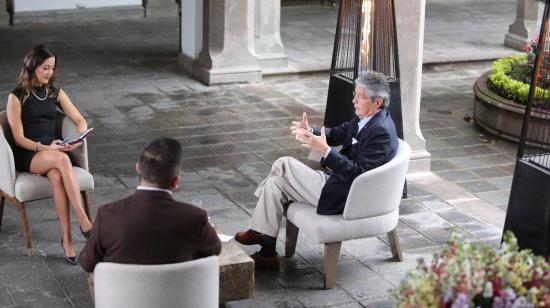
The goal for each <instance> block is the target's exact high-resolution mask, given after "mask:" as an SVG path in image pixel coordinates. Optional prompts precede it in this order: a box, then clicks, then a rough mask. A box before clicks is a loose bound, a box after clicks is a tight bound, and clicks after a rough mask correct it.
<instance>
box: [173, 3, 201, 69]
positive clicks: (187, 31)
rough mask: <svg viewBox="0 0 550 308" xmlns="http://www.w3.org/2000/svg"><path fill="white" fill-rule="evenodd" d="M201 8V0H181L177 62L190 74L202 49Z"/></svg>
mask: <svg viewBox="0 0 550 308" xmlns="http://www.w3.org/2000/svg"><path fill="white" fill-rule="evenodd" d="M202 9H203V7H202V0H181V19H180V23H181V25H180V29H181V31H180V35H181V37H180V42H181V50H180V54H179V64H180V67H181V68H183V70H184V71H186V72H187V73H189V74H190V75H192V74H193V65H194V62H195V60H196V59H198V57H199V53H200V51H201V49H202V32H203V31H202V22H203V21H202V16H203V12H202Z"/></svg>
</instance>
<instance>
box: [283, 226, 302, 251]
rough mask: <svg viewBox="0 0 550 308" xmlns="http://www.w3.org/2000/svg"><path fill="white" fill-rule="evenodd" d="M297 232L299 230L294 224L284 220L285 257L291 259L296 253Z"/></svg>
mask: <svg viewBox="0 0 550 308" xmlns="http://www.w3.org/2000/svg"><path fill="white" fill-rule="evenodd" d="M299 231H300V229H298V227H296V225H295V224H293V223H292V222H291V221H290V220H288V219H287V220H286V240H285V256H287V257H292V256H293V255H294V253H295V252H296V242H297V241H298V232H299Z"/></svg>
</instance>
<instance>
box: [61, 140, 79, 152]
mask: <svg viewBox="0 0 550 308" xmlns="http://www.w3.org/2000/svg"><path fill="white" fill-rule="evenodd" d="M82 143H83V142H82V141H79V142H77V143H74V144H66V145H63V146H62V147H63V149H62V151H65V152H70V151H72V150H74V149H76V148H78V147H80V146H81V145H82Z"/></svg>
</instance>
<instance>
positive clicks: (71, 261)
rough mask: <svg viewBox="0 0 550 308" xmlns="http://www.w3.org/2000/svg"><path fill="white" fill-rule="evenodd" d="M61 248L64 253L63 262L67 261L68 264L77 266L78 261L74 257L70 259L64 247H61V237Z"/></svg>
mask: <svg viewBox="0 0 550 308" xmlns="http://www.w3.org/2000/svg"><path fill="white" fill-rule="evenodd" d="M61 248H62V249H63V251H64V252H65V261H67V263H69V264H72V265H77V264H78V259H77V258H76V255H75V256H72V257H69V256H67V251H66V250H65V247H63V237H61Z"/></svg>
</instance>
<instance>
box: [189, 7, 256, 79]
mask: <svg viewBox="0 0 550 308" xmlns="http://www.w3.org/2000/svg"><path fill="white" fill-rule="evenodd" d="M253 10H254V5H253V0H204V11H203V16H204V20H203V26H204V28H203V48H202V51H201V52H200V54H199V59H198V61H195V68H194V70H193V76H194V77H195V78H197V79H198V80H200V81H201V82H204V83H206V84H218V83H230V82H258V81H261V79H262V71H261V68H260V66H258V61H257V60H256V57H255V56H254V54H253V50H254V42H253V41H252V40H251V38H252V34H251V31H253V29H254V19H253V17H254V15H253V14H254V11H253Z"/></svg>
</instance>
